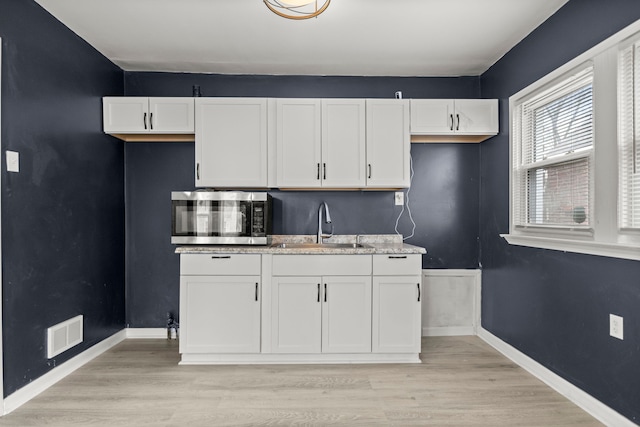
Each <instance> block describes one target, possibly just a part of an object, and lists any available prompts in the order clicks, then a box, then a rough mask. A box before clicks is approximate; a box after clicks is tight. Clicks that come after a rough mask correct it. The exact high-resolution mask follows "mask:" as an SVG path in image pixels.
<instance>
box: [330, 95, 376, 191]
mask: <svg viewBox="0 0 640 427" xmlns="http://www.w3.org/2000/svg"><path fill="white" fill-rule="evenodd" d="M365 160H366V127H365V101H364V100H363V99H323V100H322V168H321V169H322V176H321V182H322V186H323V187H328V188H341V187H347V188H354V187H356V188H358V187H364V186H365V184H366V181H365Z"/></svg>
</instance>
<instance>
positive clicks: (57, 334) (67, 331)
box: [47, 315, 83, 359]
mask: <svg viewBox="0 0 640 427" xmlns="http://www.w3.org/2000/svg"><path fill="white" fill-rule="evenodd" d="M82 325H83V317H82V315H80V316H76V317H73V318H71V319H69V320H65V321H64V322H61V323H58V324H57V325H54V326H52V327H50V328H49V329H47V358H48V359H51V358H52V357H54V356H57V355H58V354H60V353H62V352H63V351H67V350H68V349H70V348H71V347H73V346H75V345H78V344H80V343H81V342H82V340H83V332H82Z"/></svg>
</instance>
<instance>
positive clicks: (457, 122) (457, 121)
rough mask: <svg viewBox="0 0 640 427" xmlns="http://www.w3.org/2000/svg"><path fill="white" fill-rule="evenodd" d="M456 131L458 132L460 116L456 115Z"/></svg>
mask: <svg viewBox="0 0 640 427" xmlns="http://www.w3.org/2000/svg"><path fill="white" fill-rule="evenodd" d="M456 130H460V114H456Z"/></svg>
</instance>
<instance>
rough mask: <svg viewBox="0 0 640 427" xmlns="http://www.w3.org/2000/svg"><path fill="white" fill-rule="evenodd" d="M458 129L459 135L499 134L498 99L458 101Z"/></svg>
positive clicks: (456, 104) (456, 105)
mask: <svg viewBox="0 0 640 427" xmlns="http://www.w3.org/2000/svg"><path fill="white" fill-rule="evenodd" d="M455 109H456V127H455V131H456V133H459V134H473V135H477V134H492V133H493V134H496V133H498V100H497V99H456V100H455Z"/></svg>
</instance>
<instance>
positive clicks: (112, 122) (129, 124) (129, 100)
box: [102, 96, 149, 133]
mask: <svg viewBox="0 0 640 427" xmlns="http://www.w3.org/2000/svg"><path fill="white" fill-rule="evenodd" d="M148 115H149V98H147V97H146V96H145V97H138V96H115V97H111V96H107V97H104V98H102V119H103V126H104V132H105V133H147V132H149V124H148V120H149V117H148Z"/></svg>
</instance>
